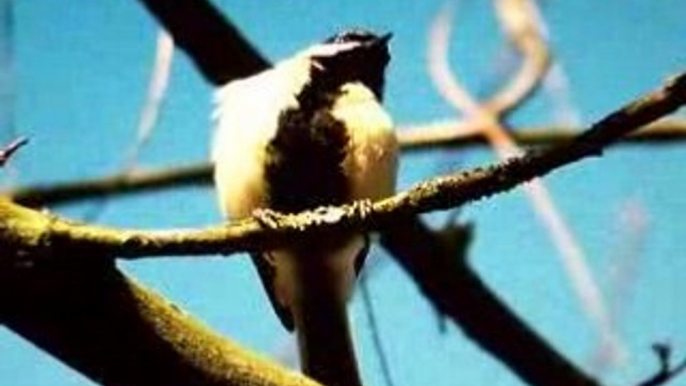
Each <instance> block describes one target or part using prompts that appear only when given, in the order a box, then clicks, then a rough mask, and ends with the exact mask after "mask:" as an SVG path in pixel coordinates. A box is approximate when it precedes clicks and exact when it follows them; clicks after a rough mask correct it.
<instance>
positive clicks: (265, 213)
mask: <svg viewBox="0 0 686 386" xmlns="http://www.w3.org/2000/svg"><path fill="white" fill-rule="evenodd" d="M252 216H253V218H254V219H255V221H257V222H258V223H259V224H260V225H261V226H263V227H265V228H268V229H273V230H276V229H279V228H281V227H282V226H283V225H282V224H283V222H284V218H285V215H283V214H281V213H279V212H277V211H275V210H272V209H268V208H260V209H255V210H254V211H253V212H252Z"/></svg>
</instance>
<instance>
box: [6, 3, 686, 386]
mask: <svg viewBox="0 0 686 386" xmlns="http://www.w3.org/2000/svg"><path fill="white" fill-rule="evenodd" d="M4 1H8V0H4ZM218 4H219V5H220V6H221V7H222V8H223V9H224V10H225V11H226V13H227V14H228V15H230V16H231V18H232V19H233V20H234V21H235V22H236V23H237V24H238V25H239V26H240V27H241V28H243V30H244V31H245V33H246V34H247V36H248V37H249V38H250V39H252V40H253V41H254V42H255V44H256V45H257V46H258V47H259V48H260V49H261V50H262V51H263V52H264V53H265V54H266V55H267V56H268V57H270V58H272V59H278V58H281V57H284V56H287V55H289V54H291V53H293V52H294V51H296V50H298V49H300V48H302V47H303V46H305V45H308V44H310V43H312V42H315V41H318V40H320V39H321V38H323V37H326V36H328V35H330V34H331V33H332V32H334V31H337V30H339V29H342V28H346V27H350V26H365V27H369V28H372V29H376V30H380V31H392V32H394V34H395V37H394V39H393V46H392V54H393V60H392V64H391V69H390V72H389V78H388V82H387V83H388V94H387V97H386V100H387V105H388V108H389V110H390V112H391V114H392V115H393V116H394V118H395V120H396V121H397V122H399V123H401V124H404V123H420V122H428V121H431V120H433V119H441V118H448V117H451V116H452V114H453V112H452V110H451V108H450V107H449V106H448V105H447V104H446V103H445V102H443V101H442V100H441V98H440V97H439V96H438V94H437V93H436V92H435V90H434V89H433V86H432V85H431V83H430V81H429V78H428V76H427V73H426V70H425V58H424V52H425V43H426V31H427V28H428V24H429V22H430V21H431V19H432V17H433V16H434V15H435V13H436V12H437V11H438V10H439V9H440V8H441V5H442V3H441V2H440V1H414V2H409V1H404V2H400V1H395V2H393V1H387V2H381V1H377V2H370V1H368V2H363V1H328V2H322V1H304V0H293V1H288V2H279V1H267V2H259V3H258V2H255V1H249V0H235V1H228V0H224V1H221V2H218ZM14 6H15V15H14V16H15V18H14V20H15V28H16V30H15V38H16V40H15V42H14V43H15V54H16V55H15V57H14V70H15V74H14V78H13V79H14V86H15V91H16V105H15V107H16V109H15V115H16V127H17V128H18V130H19V131H20V132H21V133H23V134H25V135H28V136H30V137H31V139H32V142H31V145H30V146H29V147H27V148H26V149H24V150H22V152H21V154H20V155H19V156H18V157H17V158H16V159H15V160H13V165H14V166H15V167H16V169H17V172H16V173H13V176H12V177H11V178H12V181H11V182H13V183H29V182H38V181H40V182H46V181H57V180H71V179H76V178H81V177H94V176H99V175H103V174H107V173H112V172H114V171H116V170H117V167H118V166H119V165H120V164H121V161H122V159H123V157H124V156H125V155H126V149H127V148H128V145H129V143H130V142H131V140H132V138H133V137H134V135H135V124H136V121H137V116H138V113H139V110H140V106H141V104H142V101H143V96H144V93H145V88H146V86H147V81H148V79H147V77H148V75H149V72H150V66H151V63H152V59H153V53H154V44H155V34H156V24H155V23H154V21H153V20H152V19H151V17H150V16H149V15H148V14H147V13H146V12H145V11H144V10H143V9H142V8H141V7H140V6H139V4H138V3H137V2H136V1H134V0H128V1H104V0H71V1H68V2H65V1H64V0H40V1H38V0H26V1H15V2H14ZM542 6H543V14H544V17H545V19H546V20H547V22H548V28H549V33H550V39H551V44H552V47H553V50H554V53H555V55H556V57H557V58H558V59H559V60H560V61H561V64H562V66H563V68H564V70H565V72H566V74H567V76H568V80H569V87H570V90H571V99H572V101H573V103H574V105H575V106H576V107H577V108H578V112H579V118H580V121H581V122H582V123H590V122H592V121H593V120H594V119H597V118H599V117H600V116H601V115H602V114H603V113H605V112H608V111H610V110H611V109H613V108H615V107H617V106H619V105H620V104H621V103H623V102H625V101H627V100H628V99H630V98H632V97H635V96H637V95H638V94H640V93H642V92H644V91H647V90H649V89H650V88H652V87H654V86H655V85H657V84H659V83H660V82H662V81H663V80H664V79H666V78H667V77H668V76H669V75H672V74H675V73H677V72H679V71H684V70H686V39H685V37H686V23H684V15H686V3H685V2H684V1H683V0H651V1H646V0H612V1H610V0H606V1H594V0H577V1H567V2H563V1H560V0H557V1H553V0H546V1H542ZM455 10H456V12H455V13H456V20H455V29H456V32H455V34H454V40H453V42H454V44H453V50H452V57H451V60H452V63H453V65H454V66H456V67H457V68H458V69H459V73H460V75H461V76H462V77H463V78H465V79H467V80H466V82H467V84H468V85H470V87H472V88H473V89H474V90H476V91H483V90H485V89H488V88H491V87H492V85H493V83H494V82H495V81H494V79H498V76H499V75H498V71H500V70H499V67H498V66H497V65H495V64H494V61H493V59H494V58H507V54H506V51H505V50H504V49H503V47H504V43H503V42H502V39H501V36H500V33H499V31H498V28H497V24H496V23H495V20H494V18H493V13H492V8H491V5H490V2H485V1H474V0H461V1H459V2H458V3H457V4H456V7H455ZM506 61H507V60H506ZM511 65H512V62H511V63H510V66H511ZM506 67H507V66H506ZM551 105H552V102H551V99H550V98H549V97H546V96H545V95H541V94H539V95H538V96H537V97H536V98H535V100H533V101H532V103H530V104H529V105H527V106H526V107H525V108H524V109H522V110H521V111H519V112H518V113H517V114H516V115H515V116H514V117H513V122H514V123H515V124H516V125H539V124H550V123H554V122H555V116H554V114H552V113H551ZM210 111H211V89H210V87H208V86H207V85H206V84H204V83H203V81H202V79H201V78H200V77H199V75H198V74H197V73H196V72H195V70H194V69H193V67H192V66H191V65H190V63H189V61H188V60H187V59H186V58H185V57H183V55H182V54H180V55H178V56H176V57H175V62H174V68H173V74H172V80H171V86H170V90H169V95H168V99H167V101H166V104H165V107H164V111H163V114H162V117H161V121H160V125H159V127H158V128H157V131H156V132H155V136H154V139H153V142H152V143H151V144H150V145H149V146H148V147H146V148H145V149H144V153H143V155H142V160H141V165H143V166H173V165H178V164H181V163H186V162H192V161H199V160H203V159H205V158H206V154H207V145H208V142H209V133H210V130H209V127H210V121H209V114H210ZM681 115H682V116H684V114H683V112H682V113H681ZM3 135H4V136H8V134H7V132H4V133H3ZM5 138H6V137H3V140H4V139H5ZM456 158H459V160H458V162H455V159H456ZM491 160H492V157H491V155H490V154H489V153H487V152H484V151H470V152H464V153H463V154H460V155H458V156H457V157H456V156H454V155H453V154H448V153H431V154H427V155H422V156H413V157H407V158H404V159H403V162H402V174H401V178H400V188H403V187H407V186H408V185H409V184H411V183H413V182H416V181H418V180H420V179H422V178H426V177H428V176H430V175H432V174H436V173H439V172H445V171H446V170H449V169H450V167H459V165H460V164H461V165H474V164H482V163H486V162H489V161H491ZM685 161H686V145H682V146H669V147H655V148H621V149H620V148H618V149H614V150H611V151H609V152H607V154H606V155H605V157H603V158H601V159H595V160H589V161H585V162H582V163H580V164H577V165H574V166H570V167H567V168H565V169H564V170H562V171H559V172H557V173H555V174H554V175H553V176H552V177H549V178H547V179H546V183H547V185H548V186H549V188H550V189H551V191H552V192H553V194H554V196H555V199H556V201H557V203H558V205H559V207H560V209H561V211H562V212H563V213H564V216H565V218H566V219H567V220H568V222H569V224H570V226H571V227H572V229H573V230H574V232H575V233H576V235H577V236H578V238H579V239H580V240H581V244H582V246H583V248H584V250H585V252H586V253H587V255H588V256H589V261H590V265H591V267H592V269H593V272H594V273H595V275H596V277H597V278H598V280H599V282H600V284H601V287H602V288H603V290H604V291H605V293H606V294H607V293H609V288H610V283H611V280H610V272H611V269H612V267H613V266H616V265H617V263H616V259H617V258H618V255H621V253H620V252H621V251H622V246H621V245H622V243H623V242H625V241H626V232H623V231H622V229H621V226H620V224H619V221H618V218H619V217H620V213H621V211H622V209H623V208H626V207H627V205H628V204H627V203H628V202H634V203H638V204H639V205H640V206H641V207H642V208H643V210H644V211H645V212H646V213H647V216H648V217H649V225H648V228H647V231H646V232H647V233H646V234H645V243H644V244H643V246H642V248H643V249H642V251H641V252H640V254H639V260H638V261H637V263H636V264H637V276H636V278H635V281H634V282H633V285H632V287H631V289H630V291H629V296H628V301H627V302H626V303H625V305H624V308H623V312H622V314H621V318H620V319H619V320H618V325H619V330H620V332H621V337H622V339H623V341H624V342H625V343H626V349H627V351H628V353H629V356H628V358H627V359H626V362H625V364H624V365H623V366H622V367H619V368H617V369H616V370H614V371H612V372H609V373H606V374H605V376H606V378H604V379H606V380H608V381H609V382H608V383H612V384H633V383H635V382H636V381H637V380H638V379H639V378H641V377H642V376H645V375H646V374H647V373H648V372H649V371H652V369H654V365H655V363H654V360H653V357H652V355H651V353H650V351H649V345H650V344H651V343H652V342H653V341H655V340H664V339H667V340H669V341H671V342H672V343H673V344H674V346H675V347H676V349H677V351H676V353H677V357H681V356H683V355H686V308H685V307H683V300H682V298H683V296H682V295H681V293H683V290H684V289H683V284H682V282H683V273H684V272H686V259H684V258H683V255H684V254H685V253H686V225H684V224H685V222H684V221H683V216H684V215H686V198H684V195H683V193H682V192H683V191H684V189H686V175H684V172H683V165H684V162H685ZM448 162H452V164H450V165H447V164H446V163H448ZM89 208H90V204H85V205H78V206H72V207H69V208H62V209H60V210H61V213H63V214H65V215H69V216H72V217H76V218H78V217H80V216H83V215H84V213H86V212H87V210H88V209H89ZM463 213H464V214H463V217H464V218H465V219H468V220H470V221H473V222H474V223H475V224H476V235H477V236H476V240H475V244H474V246H473V249H472V253H471V260H472V262H473V264H474V265H475V266H476V267H477V268H478V270H479V272H481V273H482V274H483V276H484V278H485V279H486V280H487V281H488V283H489V284H491V285H492V286H493V287H494V288H495V289H497V291H498V293H499V294H500V295H501V296H502V297H503V298H504V299H506V300H507V301H508V302H509V303H510V304H511V305H512V306H513V307H514V308H515V309H516V310H517V312H518V313H519V314H520V315H522V316H523V317H524V318H525V319H526V320H528V321H529V322H530V323H532V324H533V325H534V326H535V327H536V328H537V329H538V330H539V331H540V332H541V333H542V334H543V335H544V336H546V337H547V338H548V339H550V340H551V341H552V342H553V343H554V345H555V346H556V347H558V348H559V349H560V350H562V351H563V352H564V353H565V354H566V355H567V356H569V357H571V358H572V359H573V360H574V361H575V362H576V363H579V364H580V365H584V366H585V365H586V364H588V358H589V355H590V353H591V352H592V351H593V348H594V347H595V346H596V343H597V333H596V330H595V329H594V328H593V327H592V325H591V324H590V323H589V322H588V319H587V318H585V317H584V315H583V313H582V312H581V308H580V306H579V303H578V301H577V300H576V298H575V297H574V296H573V293H572V291H571V289H570V286H569V283H568V281H567V280H566V276H565V274H564V272H563V270H562V268H561V264H560V259H559V257H558V256H557V253H556V251H555V249H554V247H553V245H552V243H551V242H550V241H549V239H548V238H547V236H546V234H545V233H544V232H543V231H542V227H541V225H540V224H539V223H538V222H537V221H536V220H535V218H534V216H533V212H532V210H531V209H530V207H529V206H528V204H527V201H526V200H525V198H524V195H523V194H522V193H521V191H516V192H513V193H509V194H507V195H503V196H498V197H496V198H494V199H492V200H489V201H485V202H481V203H479V204H477V205H475V206H473V207H469V208H468V209H466V210H464V212H463ZM440 218H441V215H440V214H438V215H436V216H435V217H434V219H440ZM100 221H102V222H103V223H107V224H111V225H117V226H127V227H145V228H170V227H193V226H201V225H206V224H211V223H215V222H217V221H219V215H218V213H217V210H216V208H215V202H214V197H213V194H212V191H211V190H210V189H209V188H207V189H200V188H193V189H179V190H176V191H173V192H163V193H153V194H146V195H141V196H136V197H127V198H117V199H115V200H112V201H111V202H110V203H109V205H108V206H107V208H106V210H105V212H104V213H103V215H102V217H101V218H100ZM373 253H375V254H380V252H379V251H378V250H376V251H374V252H373ZM380 258H381V259H382V261H383V263H382V264H380V265H379V266H378V267H377V268H378V269H376V270H375V272H374V273H373V280H372V282H371V288H372V291H373V295H374V301H375V304H376V307H377V308H376V312H377V314H379V315H380V319H379V325H380V334H381V335H382V337H383V339H384V344H385V346H386V348H387V350H388V354H389V361H390V364H391V369H392V372H393V375H394V377H395V379H396V383H397V385H398V386H417V385H436V386H444V385H445V386H448V385H451V386H452V385H466V386H469V385H474V386H477V385H493V386H509V385H517V384H519V381H518V380H517V379H515V378H514V377H513V376H512V375H511V374H510V373H508V371H507V370H506V369H505V368H503V367H502V366H501V365H500V364H499V363H497V362H496V361H494V360H493V359H491V358H490V357H488V356H487V355H485V354H484V353H482V352H480V351H479V350H478V349H477V348H476V347H475V346H474V345H473V344H472V343H471V342H469V341H468V340H466V339H465V337H464V336H463V334H462V333H461V332H460V331H459V329H457V328H455V327H453V326H451V327H450V328H449V329H448V331H447V333H445V334H441V333H440V332H439V331H438V329H437V327H436V320H435V317H434V315H433V313H432V310H431V308H430V306H429V305H428V304H427V302H426V301H425V300H424V299H423V298H422V296H421V295H420V294H419V293H418V292H417V290H416V288H415V286H414V284H413V283H411V282H410V281H408V280H407V279H406V277H405V276H404V273H402V272H401V271H400V270H399V269H398V267H397V266H396V265H395V264H394V263H393V262H391V261H388V260H386V259H385V258H384V257H383V256H380ZM613 259H614V260H613ZM121 266H122V267H123V268H124V269H125V270H126V271H127V272H129V273H130V274H131V275H133V276H135V277H137V278H138V279H139V280H140V281H142V282H143V283H145V284H147V285H149V286H150V287H153V288H155V289H156V290H158V291H160V292H162V293H163V294H165V295H166V296H168V297H169V298H170V299H172V300H173V301H175V302H176V303H178V304H179V305H181V306H182V307H184V308H186V309H187V310H189V311H190V312H191V313H193V314H195V315H196V316H197V317H198V318H200V319H202V320H204V321H205V322H206V323H207V324H209V325H210V326H212V327H213V328H215V329H217V330H219V331H221V332H222V333H224V334H226V335H227V336H230V337H231V338H233V339H235V340H237V341H239V342H241V343H242V344H244V345H245V346H249V347H251V348H254V349H255V350H258V351H260V352H263V353H266V354H278V353H280V352H282V351H283V347H284V346H285V345H286V343H285V342H287V341H288V337H287V336H286V335H285V334H284V333H283V332H282V330H281V328H280V326H279V325H278V322H277V321H276V318H274V317H273V316H272V314H271V311H270V310H269V309H268V305H267V304H266V302H265V298H264V297H263V295H262V294H261V291H262V289H261V288H260V287H259V285H258V284H257V282H256V280H255V277H254V273H253V271H252V269H251V267H250V266H249V265H248V264H247V262H246V261H245V259H239V258H232V259H217V258H208V259H206V260H198V259H193V260H192V261H184V260H181V259H165V260H149V261H139V262H135V263H123V264H121ZM352 319H353V323H354V325H355V328H356V329H355V334H356V336H357V341H358V346H359V351H360V357H361V359H362V369H363V372H364V377H365V379H366V380H367V384H369V385H384V383H383V381H382V379H381V377H380V372H379V367H378V361H377V359H376V357H375V354H374V351H373V349H372V346H371V343H370V342H371V339H370V335H369V332H368V326H367V324H366V321H365V318H364V314H363V313H362V307H361V302H360V299H355V300H354V302H353V305H352ZM680 354H681V355H680ZM0 381H1V382H2V383H3V384H7V385H14V386H48V385H63V386H77V385H91V384H92V383H91V382H90V381H89V380H87V379H85V378H84V377H83V376H81V375H79V374H78V373H76V372H74V371H72V370H71V369H69V368H68V367H66V366H65V365H63V364H61V363H60V362H58V361H56V360H55V359H53V358H51V357H50V356H48V355H46V354H44V353H43V352H41V351H40V350H38V349H36V348H34V347H32V346H31V345H30V344H29V343H27V342H25V341H23V340H22V339H21V338H20V337H17V336H16V335H14V334H13V333H12V332H10V331H8V330H6V329H4V328H2V327H0ZM673 384H674V385H686V377H682V379H680V380H678V381H676V382H674V383H673Z"/></svg>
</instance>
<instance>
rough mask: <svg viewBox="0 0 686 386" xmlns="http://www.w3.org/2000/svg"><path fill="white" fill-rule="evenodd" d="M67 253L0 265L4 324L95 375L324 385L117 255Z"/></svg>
mask: <svg viewBox="0 0 686 386" xmlns="http://www.w3.org/2000/svg"><path fill="white" fill-rule="evenodd" d="M3 255H6V251H5V250H3ZM59 260H60V261H59V263H58V264H50V263H46V262H43V264H37V265H35V266H32V267H31V268H16V269H3V270H0V323H3V324H5V325H6V326H7V327H8V328H10V329H12V330H13V331H14V332H16V333H17V334H19V335H21V336H22V337H24V338H25V339H27V340H29V341H30V342H32V343H33V344H35V345H36V346H38V347H40V348H41V349H43V350H45V351H46V352H48V353H50V354H52V355H54V356H55V357H57V358H59V359H60V360H61V361H63V362H64V363H66V364H67V365H69V366H71V367H73V368H74V369H75V370H77V371H79V372H81V373H82V374H84V375H85V376H87V377H89V378H90V379H92V380H93V381H94V382H97V383H99V384H103V385H108V386H169V385H186V386H238V385H246V386H321V385H320V384H318V383H316V382H314V381H312V380H309V379H307V378H305V377H304V376H302V375H299V374H297V373H295V372H293V371H289V370H286V369H284V368H282V367H281V366H279V365H277V364H275V363H273V362H271V361H268V360H266V359H264V358H260V357H257V356H256V355H254V354H251V353H250V352H249V351H247V350H245V349H243V348H241V347H239V346H238V345H237V344H235V343H233V342H231V341H229V340H226V339H224V338H222V337H220V336H218V335H217V334H215V333H213V332H212V331H210V330H209V329H208V328H207V327H206V326H204V325H202V324H200V323H199V322H198V321H196V320H194V319H193V318H192V317H191V316H190V315H188V314H186V313H185V312H183V311H182V310H180V309H179V308H178V307H177V306H175V305H173V304H170V303H169V302H168V301H166V300H164V299H163V298H162V297H160V296H159V295H157V294H156V293H154V292H152V291H150V290H148V289H146V288H145V287H143V286H142V285H140V284H138V283H136V282H134V281H132V280H131V279H129V278H127V277H126V276H124V275H123V274H122V273H120V272H119V271H118V270H117V269H115V268H114V266H113V265H112V262H111V261H109V262H107V261H104V260H103V259H95V258H93V255H91V254H85V252H84V254H80V253H76V254H70V255H64V256H62V257H61V258H60V259H59Z"/></svg>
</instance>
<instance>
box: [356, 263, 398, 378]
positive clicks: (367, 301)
mask: <svg viewBox="0 0 686 386" xmlns="http://www.w3.org/2000/svg"><path fill="white" fill-rule="evenodd" d="M368 280H369V278H368V277H367V274H366V273H363V274H362V276H361V277H360V280H359V283H360V292H362V303H363V304H364V314H365V316H366V317H367V323H368V324H369V333H370V335H371V336H372V343H373V344H374V350H376V356H377V358H378V359H379V366H380V367H381V375H383V378H384V381H385V382H386V386H395V382H393V376H392V375H391V365H390V363H389V362H388V354H387V353H386V350H384V347H383V341H382V340H381V330H380V329H379V324H378V323H377V322H376V313H375V312H374V303H373V302H372V294H371V291H370V290H369V282H368Z"/></svg>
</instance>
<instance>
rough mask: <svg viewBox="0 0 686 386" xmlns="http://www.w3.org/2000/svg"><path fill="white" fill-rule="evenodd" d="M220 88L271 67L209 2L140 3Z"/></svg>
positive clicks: (145, 0)
mask: <svg viewBox="0 0 686 386" xmlns="http://www.w3.org/2000/svg"><path fill="white" fill-rule="evenodd" d="M139 2H140V3H142V4H143V5H144V6H145V7H146V8H147V9H148V11H150V13H151V14H152V15H153V16H155V18H157V20H158V21H159V22H160V24H162V26H164V27H165V28H166V29H167V31H169V33H170V34H171V35H172V37H173V38H174V43H175V44H176V45H177V46H179V47H180V48H181V49H182V50H184V51H185V52H186V53H187V54H188V56H189V57H190V58H191V59H192V60H193V62H195V64H196V66H197V68H198V69H199V70H200V72H201V73H202V74H203V76H204V77H205V79H206V80H207V81H208V82H210V83H212V84H214V85H217V86H221V85H223V84H226V83H227V82H229V81H231V80H233V79H237V78H243V77H247V76H250V75H253V74H255V73H258V72H260V71H262V70H264V69H266V68H268V67H269V66H270V63H269V61H267V60H266V59H265V58H264V57H263V56H262V55H261V54H260V53H259V52H258V51H257V50H256V49H255V48H254V47H253V46H252V45H251V44H250V42H248V40H246V39H245V37H243V35H242V34H241V32H240V31H239V30H238V28H236V26H234V25H233V24H232V23H231V22H230V21H229V20H228V19H227V18H225V17H224V16H223V15H222V14H221V13H220V12H219V10H218V9H217V8H215V7H214V6H213V5H212V4H211V3H210V2H209V1H207V0H174V1H168V0H139Z"/></svg>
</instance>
